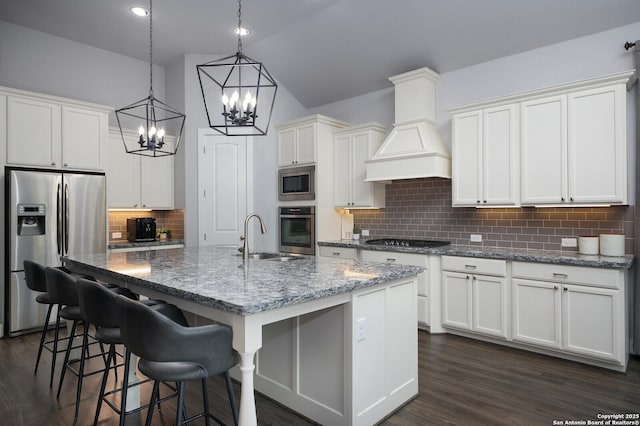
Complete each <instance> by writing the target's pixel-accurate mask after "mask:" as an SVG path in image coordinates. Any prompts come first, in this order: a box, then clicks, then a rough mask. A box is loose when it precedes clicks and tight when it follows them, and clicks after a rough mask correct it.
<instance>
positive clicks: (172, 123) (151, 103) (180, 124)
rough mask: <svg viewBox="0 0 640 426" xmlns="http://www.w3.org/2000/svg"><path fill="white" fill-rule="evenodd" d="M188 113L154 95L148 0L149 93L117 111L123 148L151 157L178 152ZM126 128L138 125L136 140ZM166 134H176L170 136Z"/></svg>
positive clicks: (150, 20)
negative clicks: (176, 108)
mask: <svg viewBox="0 0 640 426" xmlns="http://www.w3.org/2000/svg"><path fill="white" fill-rule="evenodd" d="M185 118H186V116H185V115H184V114H182V113H181V112H178V111H177V110H175V109H174V108H172V107H170V106H169V105H167V104H165V103H164V102H162V101H160V100H158V99H156V98H155V96H154V95H153V0H149V96H147V97H146V98H144V99H141V100H139V101H138V102H135V103H132V104H131V105H127V106H125V107H122V108H120V109H119V110H117V111H116V119H117V120H118V127H119V128H120V135H121V136H122V142H123V144H124V148H125V150H126V151H127V153H129V154H137V155H145V156H148V157H164V156H166V155H175V154H176V152H177V151H178V146H179V145H180V140H181V139H182V130H183V128H184V120H185ZM127 129H137V130H138V138H137V140H135V141H133V140H131V138H130V137H127V134H128V133H129V134H130V132H128V131H127ZM165 135H175V140H173V139H172V140H169V138H166V140H165Z"/></svg>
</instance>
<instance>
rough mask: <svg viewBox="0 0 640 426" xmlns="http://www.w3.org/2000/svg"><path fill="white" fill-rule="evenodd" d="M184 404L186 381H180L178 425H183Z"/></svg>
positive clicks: (177, 411)
mask: <svg viewBox="0 0 640 426" xmlns="http://www.w3.org/2000/svg"><path fill="white" fill-rule="evenodd" d="M183 405H184V382H178V407H177V409H176V426H182V414H183V410H184V409H183Z"/></svg>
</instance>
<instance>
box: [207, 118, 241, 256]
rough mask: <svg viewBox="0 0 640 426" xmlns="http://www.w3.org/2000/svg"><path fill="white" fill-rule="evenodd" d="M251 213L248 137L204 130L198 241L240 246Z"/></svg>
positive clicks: (208, 243)
mask: <svg viewBox="0 0 640 426" xmlns="http://www.w3.org/2000/svg"><path fill="white" fill-rule="evenodd" d="M246 215H247V138H245V137H226V136H218V135H215V134H213V133H212V132H211V131H210V130H209V129H201V130H200V133H199V137H198V222H199V223H198V225H199V226H198V229H199V237H198V241H199V244H200V245H233V246H239V244H240V236H241V235H242V232H243V229H242V228H243V225H244V222H243V221H244V218H245V216H246Z"/></svg>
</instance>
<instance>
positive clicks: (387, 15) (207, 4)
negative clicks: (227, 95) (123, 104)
mask: <svg viewBox="0 0 640 426" xmlns="http://www.w3.org/2000/svg"><path fill="white" fill-rule="evenodd" d="M133 5H141V6H148V0H0V20H4V21H7V22H12V23H15V24H18V25H22V26H25V27H29V28H32V29H35V30H39V31H42V32H46V33H50V34H53V35H56V36H60V37H64V38H68V39H71V40H75V41H78V42H81V43H85V44H88V45H91V46H95V47H98V48H102V49H106V50H109V51H113V52H116V53H120V54H123V55H127V56H131V57H135V58H138V59H141V60H148V31H149V28H148V21H147V20H146V19H145V18H138V17H136V16H134V15H133V14H131V13H130V12H129V8H130V6H133ZM242 10H243V13H242V19H243V24H245V25H246V26H247V27H249V28H250V29H251V31H252V34H251V36H250V37H248V38H246V39H245V40H244V42H243V43H244V53H245V54H247V55H248V56H250V57H252V58H253V59H256V60H259V61H261V62H263V63H264V64H265V66H266V67H267V68H268V69H269V71H270V72H271V74H272V75H273V76H274V77H275V78H276V79H278V80H279V81H280V82H281V83H282V84H283V85H284V86H285V87H286V88H287V89H288V90H289V91H291V92H292V93H293V95H294V96H295V97H296V98H297V99H298V100H299V101H300V102H302V103H303V104H304V105H305V106H306V107H307V108H311V107H315V106H320V105H325V104H328V103H331V102H335V101H338V100H342V99H346V98H350V97H353V96H357V95H361V94H364V93H368V92H371V91H374V90H378V89H382V88H386V87H391V83H389V81H388V80H387V77H389V76H392V75H395V74H398V73H401V72H405V71H409V70H412V69H415V68H419V67H423V66H428V67H430V68H432V69H433V70H435V71H437V72H439V73H444V72H448V71H452V70H454V69H458V68H463V67H467V66H470V65H473V64H477V63H480V62H485V61H488V60H491V59H495V58H499V57H502V56H507V55H511V54H514V53H518V52H522V51H526V50H530V49H534V48H537V47H541V46H545V45H549V44H553V43H557V42H561V41H565V40H569V39H572V38H576V37H581V36H585V35H588V34H593V33H597V32H601V31H604V30H607V29H610V28H615V27H619V26H623V25H626V24H630V23H633V22H638V21H640V1H639V0H244V1H243V3H242ZM236 22H237V2H236V1H234V0H155V1H154V3H153V27H154V28H153V34H154V37H153V56H154V63H158V64H163V65H167V64H169V63H171V62H172V61H175V60H176V59H178V58H179V57H180V55H182V54H184V53H194V54H212V55H213V54H216V55H218V54H232V53H234V52H235V48H236V38H235V35H233V34H232V29H233V27H234V26H235V25H236ZM639 38H640V34H639ZM624 42H625V40H620V46H619V48H620V49H622V48H623V47H622V45H623V44H624ZM616 48H618V47H616ZM212 59H213V57H212ZM194 72H195V70H194Z"/></svg>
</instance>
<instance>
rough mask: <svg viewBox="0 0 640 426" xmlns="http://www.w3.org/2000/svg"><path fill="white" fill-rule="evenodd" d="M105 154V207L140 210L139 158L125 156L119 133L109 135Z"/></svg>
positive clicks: (136, 156) (131, 155)
mask: <svg viewBox="0 0 640 426" xmlns="http://www.w3.org/2000/svg"><path fill="white" fill-rule="evenodd" d="M131 137H134V138H135V137H136V135H134V134H132V135H131ZM106 152H107V156H106V175H107V207H108V208H111V209H114V208H115V209H132V208H133V209H137V208H140V207H141V205H140V156H139V155H133V154H127V152H126V150H125V147H124V144H123V143H122V138H121V136H120V132H110V133H109V139H108V140H107V144H106Z"/></svg>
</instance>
